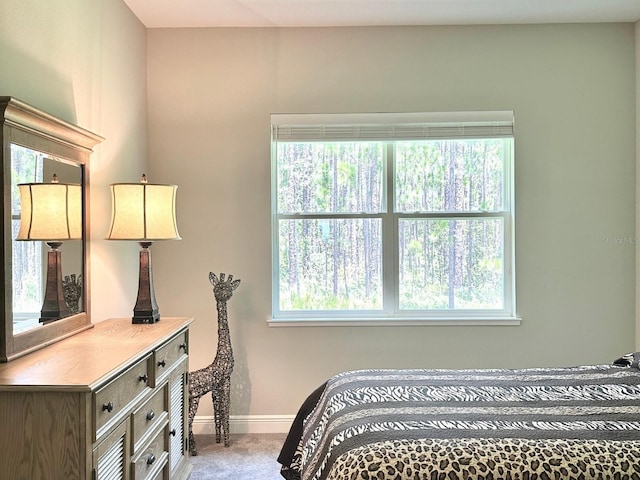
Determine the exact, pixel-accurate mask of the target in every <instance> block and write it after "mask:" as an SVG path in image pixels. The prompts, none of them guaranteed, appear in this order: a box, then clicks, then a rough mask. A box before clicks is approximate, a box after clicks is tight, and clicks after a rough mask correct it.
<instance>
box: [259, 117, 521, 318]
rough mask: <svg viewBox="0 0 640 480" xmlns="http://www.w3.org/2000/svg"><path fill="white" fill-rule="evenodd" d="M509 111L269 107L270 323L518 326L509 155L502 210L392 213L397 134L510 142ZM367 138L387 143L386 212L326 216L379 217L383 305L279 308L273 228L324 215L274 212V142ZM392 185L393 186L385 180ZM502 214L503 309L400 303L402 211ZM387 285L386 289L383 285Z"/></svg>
mask: <svg viewBox="0 0 640 480" xmlns="http://www.w3.org/2000/svg"><path fill="white" fill-rule="evenodd" d="M514 124H515V121H514V112H513V111H482V112H428V113H374V114H273V115H271V142H272V143H271V144H272V150H271V225H272V317H271V318H270V319H269V325H270V326H318V325H326V326H352V325H356V326H361V325H391V326H399V325H423V324H424V325H519V324H520V321H521V319H520V318H518V317H517V315H516V289H515V221H514V215H515V205H514V198H515V193H514V181H515V180H514V156H515V152H514V151H513V150H512V151H511V152H510V156H509V157H510V161H508V162H506V164H505V165H504V206H503V207H504V211H501V212H495V213H494V212H491V213H489V212H482V213H477V214H469V213H461V214H458V213H451V212H443V213H441V212H430V213H419V214H408V213H395V212H394V204H395V201H394V198H393V195H394V193H395V192H394V188H393V186H392V185H393V178H394V172H393V168H394V165H395V161H394V159H393V158H392V156H393V143H392V142H394V141H399V140H420V139H423V140H428V139H472V138H508V139H512V141H511V143H510V145H511V146H512V148H513V145H514ZM340 140H341V141H349V140H356V141H357V140H371V141H384V142H387V143H386V150H385V160H384V168H385V172H384V182H385V186H384V188H385V191H387V192H389V193H388V195H387V198H386V202H387V205H386V212H384V213H380V214H370V215H360V214H358V215H350V214H334V213H332V214H331V215H329V218H336V217H340V218H362V217H363V216H370V217H376V218H377V217H380V218H382V228H383V253H382V257H383V258H382V261H383V272H384V273H383V284H384V285H385V287H384V289H383V297H384V299H383V304H384V307H383V309H382V311H363V310H358V311H344V310H340V311H326V310H325V311H281V310H280V309H279V272H278V268H279V245H278V241H279V235H278V221H279V220H280V219H282V218H322V214H313V215H306V214H304V215H301V214H294V215H282V214H279V213H278V212H277V191H276V189H277V178H276V175H277V158H276V153H277V152H276V150H277V148H276V146H277V142H278V141H301V142H305V141H321V142H322V141H326V142H331V141H340ZM390 185H391V186H390ZM454 217H460V218H463V217H466V218H470V217H476V218H478V217H480V218H485V217H500V218H502V219H503V222H504V257H503V261H504V308H503V309H500V310H486V309H485V310H460V309H455V310H419V311H408V310H402V311H400V310H399V308H398V295H397V292H398V284H397V282H398V279H399V275H398V266H397V261H396V258H397V255H398V252H397V242H398V224H399V219H401V218H447V219H448V218H454ZM390 285H392V286H393V287H392V288H389V286H390Z"/></svg>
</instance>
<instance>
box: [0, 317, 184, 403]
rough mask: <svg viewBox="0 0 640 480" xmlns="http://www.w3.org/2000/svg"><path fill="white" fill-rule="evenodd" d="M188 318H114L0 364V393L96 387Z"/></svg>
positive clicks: (143, 353)
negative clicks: (154, 320) (137, 320)
mask: <svg viewBox="0 0 640 480" xmlns="http://www.w3.org/2000/svg"><path fill="white" fill-rule="evenodd" d="M192 321H193V319H192V318H190V317H162V318H161V319H160V321H159V322H157V323H154V324H132V323H131V318H114V319H110V320H105V321H103V322H98V323H96V324H94V328H91V329H89V330H86V331H84V332H82V333H79V334H77V335H74V336H72V337H69V338H67V339H64V340H62V341H60V342H57V343H54V344H52V345H49V346H48V347H45V348H43V349H41V350H38V351H36V352H33V353H30V354H28V355H25V356H24V357H20V358H18V359H16V360H13V361H11V362H8V363H0V391H3V390H4V391H7V390H13V389H16V388H20V389H24V388H25V387H33V389H34V390H37V389H43V388H46V389H47V390H51V389H56V390H82V391H88V390H91V389H94V388H96V387H97V386H99V385H100V384H102V383H103V382H104V381H106V380H108V379H109V378H110V377H112V376H113V375H114V374H116V373H118V372H119V371H121V370H122V369H123V368H125V367H127V366H128V365H130V364H132V363H134V362H136V361H137V360H139V359H142V358H144V357H145V356H146V355H147V354H148V353H149V352H150V351H152V350H153V349H154V348H156V347H158V346H160V345H162V344H163V343H164V342H165V341H167V340H168V339H170V338H171V337H173V336H174V335H176V334H177V333H178V332H180V331H182V330H184V329H186V328H187V327H188V325H189V324H190V323H191V322H192Z"/></svg>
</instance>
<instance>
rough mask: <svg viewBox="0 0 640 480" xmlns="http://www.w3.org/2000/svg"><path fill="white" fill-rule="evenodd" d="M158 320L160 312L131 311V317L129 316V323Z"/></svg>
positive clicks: (154, 321)
mask: <svg viewBox="0 0 640 480" xmlns="http://www.w3.org/2000/svg"><path fill="white" fill-rule="evenodd" d="M158 321H160V314H159V313H157V312H156V313H155V314H151V315H147V314H144V313H141V312H136V311H135V310H134V311H133V317H131V323H156V322H158Z"/></svg>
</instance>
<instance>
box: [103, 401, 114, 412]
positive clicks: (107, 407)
mask: <svg viewBox="0 0 640 480" xmlns="http://www.w3.org/2000/svg"><path fill="white" fill-rule="evenodd" d="M102 411H103V412H104V411H107V412H109V413H111V412H113V403H112V402H109V403H103V404H102Z"/></svg>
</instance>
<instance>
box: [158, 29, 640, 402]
mask: <svg viewBox="0 0 640 480" xmlns="http://www.w3.org/2000/svg"><path fill="white" fill-rule="evenodd" d="M147 44H148V52H147V65H148V71H147V75H148V79H149V88H148V102H149V154H150V173H151V175H152V178H153V180H155V181H162V182H175V183H177V184H178V185H179V189H178V215H179V227H180V232H181V234H182V236H183V240H182V241H179V242H170V243H164V244H157V245H154V247H153V249H154V269H155V275H156V277H155V280H156V294H157V297H158V302H159V304H160V309H161V311H162V313H163V314H165V315H184V314H186V315H194V316H195V317H196V321H195V324H194V327H193V333H192V349H191V353H192V361H191V369H192V370H193V369H195V368H199V367H202V366H204V365H206V364H208V363H209V362H210V361H211V360H212V359H213V356H214V354H215V348H216V330H215V329H216V320H215V317H216V313H215V302H214V298H213V294H212V292H211V286H210V284H209V282H208V273H209V272H210V271H214V272H217V273H219V272H226V273H232V274H234V275H235V276H236V277H238V278H241V279H242V283H241V285H240V287H239V288H238V290H236V292H235V294H234V296H233V298H232V299H231V301H230V303H229V315H230V322H231V333H232V338H233V344H234V348H235V356H236V368H235V371H234V377H233V382H234V383H233V387H232V388H233V399H232V414H235V415H245V414H251V415H279V414H292V413H295V411H296V409H297V407H298V406H299V404H300V402H301V401H302V400H303V399H304V397H305V396H306V395H307V394H308V393H309V392H310V391H311V390H312V389H313V388H315V387H316V386H317V385H318V384H320V383H321V382H322V381H324V380H325V379H326V377H327V376H329V375H331V374H333V373H335V372H338V371H341V370H345V369H352V368H368V367H453V368H458V367H494V366H496V367H497V366H501V367H522V366H542V365H572V364H579V363H590V362H609V361H611V360H612V359H613V358H615V357H616V356H617V355H619V354H621V353H624V352H626V351H629V350H632V349H633V348H634V305H635V304H634V289H635V287H634V285H635V268H634V240H633V238H634V235H635V227H634V224H635V220H634V218H635V217H634V215H635V209H634V195H635V179H634V176H635V138H634V137H635V126H634V125H635V120H634V118H635V105H634V104H635V101H634V98H635V53H634V48H635V47H634V44H635V40H634V26H633V25H632V24H626V25H554V26H532V25H530V26H483V27H424V28H422V27H405V28H403V27H398V28H395V27H394V28H336V29H330V28H319V29H191V30H186V29H150V30H148V32H147ZM503 109H513V110H515V113H516V131H517V134H516V189H517V193H516V204H517V220H516V221H517V224H516V225H517V227H516V230H517V232H516V242H517V252H516V266H517V287H518V290H517V291H518V312H519V314H520V315H521V316H522V317H523V319H524V320H523V322H522V324H521V325H520V326H517V327H486V326H485V327H447V326H439V327H399V328H392V327H366V328H365V327H362V328H356V327H324V328H322V327H306V328H293V327H290V328H270V327H269V326H267V319H268V318H269V315H270V300H271V282H270V278H271V266H270V219H269V215H270V207H269V202H270V193H269V176H270V173H269V172H270V144H269V114H270V113H276V112H278V113H305V112H318V113H324V112H396V111H397V112H404V111H441V110H444V111H446V110H503ZM209 403H210V402H202V405H201V408H200V411H199V414H200V415H210V414H211V406H210V405H209Z"/></svg>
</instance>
